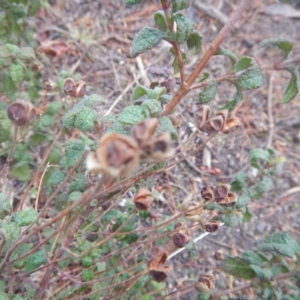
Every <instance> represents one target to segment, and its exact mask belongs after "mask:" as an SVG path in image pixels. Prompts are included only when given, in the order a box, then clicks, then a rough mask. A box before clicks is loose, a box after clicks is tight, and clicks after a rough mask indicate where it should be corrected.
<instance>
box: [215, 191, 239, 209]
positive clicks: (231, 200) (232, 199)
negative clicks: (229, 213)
mask: <svg viewBox="0 0 300 300" xmlns="http://www.w3.org/2000/svg"><path fill="white" fill-rule="evenodd" d="M236 201H237V195H236V194H234V193H228V195H227V197H226V198H225V199H223V200H221V201H219V202H218V204H219V205H221V206H225V207H230V206H233V205H235V204H236Z"/></svg>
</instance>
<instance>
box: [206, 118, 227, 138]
mask: <svg viewBox="0 0 300 300" xmlns="http://www.w3.org/2000/svg"><path fill="white" fill-rule="evenodd" d="M224 123H225V121H224V117H223V116H222V115H218V116H216V117H214V118H212V119H210V120H208V121H207V122H206V123H205V124H204V125H203V126H201V127H200V130H202V131H204V132H206V133H208V134H212V133H215V132H219V131H220V130H222V128H223V126H224Z"/></svg>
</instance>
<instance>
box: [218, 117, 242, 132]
mask: <svg viewBox="0 0 300 300" xmlns="http://www.w3.org/2000/svg"><path fill="white" fill-rule="evenodd" d="M240 124H241V122H240V119H239V118H237V117H232V118H229V119H227V120H226V122H225V124H224V126H223V129H222V132H223V133H225V134H228V133H231V132H233V131H235V130H236V129H238V128H239V127H240Z"/></svg>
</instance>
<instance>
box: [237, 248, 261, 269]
mask: <svg viewBox="0 0 300 300" xmlns="http://www.w3.org/2000/svg"><path fill="white" fill-rule="evenodd" d="M242 259H243V260H244V261H245V262H246V263H249V264H252V265H258V266H261V265H262V264H263V259H262V258H261V256H260V255H258V254H257V253H255V252H253V251H251V250H249V251H245V252H243V254H242Z"/></svg>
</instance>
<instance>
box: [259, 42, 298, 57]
mask: <svg viewBox="0 0 300 300" xmlns="http://www.w3.org/2000/svg"><path fill="white" fill-rule="evenodd" d="M260 45H261V46H262V47H265V46H266V45H274V46H276V47H278V48H279V49H280V50H282V51H283V52H284V55H285V57H288V55H289V53H290V52H291V50H292V49H293V44H292V43H291V42H290V41H289V40H287V39H283V38H271V39H265V40H263V41H261V42H260Z"/></svg>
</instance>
